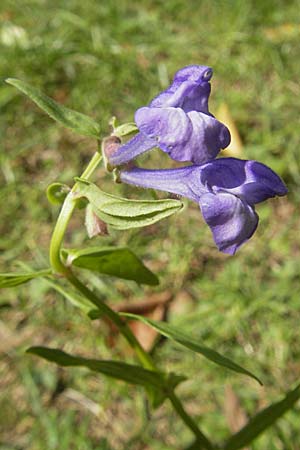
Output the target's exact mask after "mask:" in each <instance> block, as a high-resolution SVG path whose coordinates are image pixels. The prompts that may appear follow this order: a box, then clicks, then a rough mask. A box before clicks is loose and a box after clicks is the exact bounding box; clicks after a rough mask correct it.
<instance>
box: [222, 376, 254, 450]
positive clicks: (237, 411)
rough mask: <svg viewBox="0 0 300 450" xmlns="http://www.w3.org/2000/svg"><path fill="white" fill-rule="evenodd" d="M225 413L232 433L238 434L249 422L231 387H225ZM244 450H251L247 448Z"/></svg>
mask: <svg viewBox="0 0 300 450" xmlns="http://www.w3.org/2000/svg"><path fill="white" fill-rule="evenodd" d="M224 413H225V417H226V419H227V423H228V426H229V428H230V431H232V432H233V433H237V432H238V431H239V430H240V429H241V428H242V427H243V426H244V425H246V423H247V422H248V418H247V415H246V413H245V411H244V410H243V408H242V406H241V403H240V400H239V398H238V396H237V395H236V393H235V392H234V390H233V389H232V387H231V386H230V385H228V384H227V385H226V386H225V401H224ZM244 450H249V449H248V447H245V448H244Z"/></svg>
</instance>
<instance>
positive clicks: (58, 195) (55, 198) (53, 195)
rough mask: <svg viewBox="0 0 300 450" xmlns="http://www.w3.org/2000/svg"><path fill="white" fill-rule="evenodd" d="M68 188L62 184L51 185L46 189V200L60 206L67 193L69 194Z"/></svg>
mask: <svg viewBox="0 0 300 450" xmlns="http://www.w3.org/2000/svg"><path fill="white" fill-rule="evenodd" d="M70 190H71V189H70V188H69V186H67V185H66V184H62V183H52V184H50V185H49V186H48V188H47V192H46V193H47V198H48V201H49V202H50V203H52V204H53V205H61V204H62V203H63V202H64V201H65V198H66V196H67V195H68V193H69V192H70Z"/></svg>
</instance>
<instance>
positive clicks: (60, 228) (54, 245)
mask: <svg viewBox="0 0 300 450" xmlns="http://www.w3.org/2000/svg"><path fill="white" fill-rule="evenodd" d="M101 159H102V156H101V154H100V153H98V152H96V153H95V154H94V156H93V157H92V159H91V161H90V162H89V164H88V166H87V168H86V169H85V171H84V172H83V173H82V175H81V178H85V179H86V180H88V179H89V178H90V177H91V175H92V174H93V173H94V171H95V169H96V168H97V166H98V165H99V163H100V162H101ZM76 188H77V183H75V184H74V186H73V188H72V190H71V192H70V193H69V194H68V195H67V197H66V199H65V201H64V204H63V206H62V209H61V211H60V214H59V216H58V219H57V222H56V225H55V228H54V231H53V234H52V238H51V243H50V252H49V258H50V264H51V266H52V268H53V269H54V271H55V272H56V273H59V274H61V275H66V273H67V272H68V270H67V268H66V266H65V265H64V264H63V262H62V261H61V257H60V249H61V245H62V241H63V238H64V236H65V233H66V230H67V226H68V224H69V222H70V219H71V216H72V213H73V211H74V209H75V206H76V199H74V192H75V191H76Z"/></svg>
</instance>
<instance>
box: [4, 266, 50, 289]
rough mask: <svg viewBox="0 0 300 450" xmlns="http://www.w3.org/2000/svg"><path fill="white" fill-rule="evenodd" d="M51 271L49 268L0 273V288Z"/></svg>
mask: <svg viewBox="0 0 300 450" xmlns="http://www.w3.org/2000/svg"><path fill="white" fill-rule="evenodd" d="M51 273H52V270H51V269H45V270H38V271H36V272H19V273H0V288H11V287H15V286H18V285H19V284H24V283H27V282H28V281H30V280H33V279H34V278H38V277H45V276H47V275H50V274H51Z"/></svg>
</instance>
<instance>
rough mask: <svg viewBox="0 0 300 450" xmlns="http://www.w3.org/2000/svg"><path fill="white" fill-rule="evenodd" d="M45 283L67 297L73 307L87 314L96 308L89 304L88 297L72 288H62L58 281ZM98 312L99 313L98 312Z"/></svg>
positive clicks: (46, 280) (47, 280)
mask: <svg viewBox="0 0 300 450" xmlns="http://www.w3.org/2000/svg"><path fill="white" fill-rule="evenodd" d="M45 282H46V283H47V284H48V285H49V286H51V287H52V288H53V289H55V290H56V291H57V292H59V294H61V295H62V296H63V297H65V298H66V299H67V300H68V301H69V302H70V303H72V305H74V306H76V307H77V308H79V309H81V310H82V311H83V312H85V313H88V312H89V311H91V308H93V307H94V306H95V305H94V304H93V303H91V302H89V301H88V299H87V298H86V297H83V296H82V295H80V294H78V292H77V291H73V290H72V289H70V288H66V287H64V286H62V285H61V284H59V283H58V282H57V281H56V280H55V281H54V280H53V281H52V280H49V279H48V278H46V279H45ZM96 311H97V312H98V310H96Z"/></svg>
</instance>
